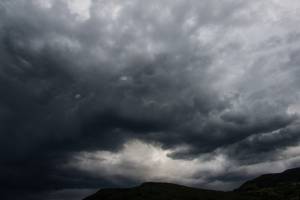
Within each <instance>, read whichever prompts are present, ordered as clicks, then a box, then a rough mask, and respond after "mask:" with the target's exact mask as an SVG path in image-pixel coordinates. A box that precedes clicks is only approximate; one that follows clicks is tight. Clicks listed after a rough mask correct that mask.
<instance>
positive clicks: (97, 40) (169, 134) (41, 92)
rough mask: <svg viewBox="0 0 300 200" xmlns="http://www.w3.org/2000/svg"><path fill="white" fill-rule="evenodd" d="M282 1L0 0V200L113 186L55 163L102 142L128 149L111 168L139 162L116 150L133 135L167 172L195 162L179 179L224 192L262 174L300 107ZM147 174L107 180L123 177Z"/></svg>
mask: <svg viewBox="0 0 300 200" xmlns="http://www.w3.org/2000/svg"><path fill="white" fill-rule="evenodd" d="M294 6H295V7H299V6H300V5H298V4H296V5H294ZM162 8H163V9H162ZM266 9H268V10H269V12H265V10H266ZM291 9H292V7H291V6H289V4H288V3H278V2H275V1H272V0H269V1H268V3H267V4H265V3H261V2H259V1H253V2H251V3H245V2H244V1H231V0H226V1H224V2H222V3H220V2H219V1H201V2H198V1H193V0H189V1H176V2H174V1H164V2H160V1H151V2H147V3H145V2H143V3H142V2H138V1H129V0H128V1H118V0H115V1H110V2H102V1H84V2H83V1H78V0H76V1H60V0H44V1H43V0H31V1H25V0H21V1H7V0H2V1H1V2H0V94H1V98H0V152H1V153H0V160H1V161H0V163H1V165H0V166H1V168H0V169H1V170H0V177H1V179H0V185H1V188H2V190H5V191H6V192H5V193H7V195H8V196H7V199H12V198H13V197H9V195H11V193H15V194H18V193H20V195H22V196H24V193H26V194H32V191H34V192H36V193H40V194H46V193H45V192H49V191H51V190H54V189H55V190H63V191H65V190H67V189H72V188H73V189H74V188H97V187H100V186H103V187H107V186H113V185H115V184H118V183H116V182H115V180H116V175H115V174H111V172H110V171H107V174H108V175H109V174H111V176H114V178H111V177H110V176H108V175H107V176H100V178H99V177H98V178H96V177H93V176H94V175H95V174H94V173H92V175H91V174H89V173H85V172H83V171H82V169H79V168H77V169H76V167H74V166H72V167H71V168H66V166H65V167H63V166H64V164H65V163H68V162H69V161H70V160H72V159H73V158H74V157H76V156H78V155H82V154H81V153H82V152H96V153H97V152H98V151H100V152H102V153H100V155H101V156H103V152H104V151H107V152H110V153H111V154H113V153H116V155H119V154H120V155H121V157H122V158H123V157H124V158H123V160H121V161H120V163H119V164H118V165H116V166H117V167H119V168H120V170H121V171H122V170H123V169H126V168H130V167H133V168H136V169H137V170H139V169H140V168H139V166H135V165H137V164H136V162H135V161H132V160H130V159H129V160H128V159H127V158H126V156H128V155H132V153H128V155H127V154H126V148H127V147H126V144H129V146H130V145H131V144H132V143H130V141H133V140H136V139H137V140H139V141H143V142H145V143H147V144H149V145H150V144H159V145H161V146H159V148H162V150H161V151H159V152H160V153H162V152H164V151H166V152H167V155H168V156H169V157H164V156H163V159H166V160H168V161H167V163H171V164H167V165H165V166H164V167H170V166H172V162H175V161H176V162H177V161H178V162H179V161H181V162H183V163H186V164H187V165H191V169H193V170H194V169H195V174H194V175H195V177H196V178H197V177H198V175H197V174H200V175H199V177H198V178H199V180H198V181H195V179H193V181H188V178H186V179H183V180H186V181H185V182H184V183H187V184H191V185H198V186H200V185H201V186H205V185H207V186H208V187H220V188H230V187H233V186H234V185H236V184H237V183H239V182H241V181H242V180H244V179H245V178H246V177H251V176H254V175H256V174H258V173H259V172H264V170H265V169H266V168H265V167H262V168H263V170H261V171H259V170H254V169H255V167H254V168H253V166H254V165H259V164H262V165H263V166H265V165H264V164H263V163H265V162H266V161H268V162H275V161H276V160H278V159H279V155H280V154H281V152H285V151H286V152H287V154H289V155H290V151H289V148H292V147H295V146H297V144H298V142H299V137H298V132H299V128H298V123H299V114H300V105H299V103H298V100H299V91H298V88H299V87H298V85H299V84H298V83H299V78H298V77H299V76H297V75H298V74H299V69H298V65H299V58H298V56H297V55H298V53H299V44H298V39H299V31H300V30H299V29H298V28H297V26H295V24H296V23H297V20H296V15H295V13H293V12H287V11H290V10H291ZM124 145H125V147H124ZM138 148H141V149H144V148H146V147H144V146H143V145H142V147H138ZM153 148H158V147H157V146H156V145H154V147H153ZM127 149H129V150H130V149H131V148H129V147H128V148H127ZM146 149H147V148H146ZM123 151H125V153H124V152H123ZM153 152H156V151H150V153H153ZM113 155H114V154H113ZM289 155H286V157H285V159H291V158H292V155H290V156H289ZM133 156H135V155H133ZM293 156H294V157H295V155H294V154H293ZM82 157H83V158H85V159H90V157H87V158H86V157H85V156H82ZM104 157H105V156H104ZM225 157H226V158H228V159H229V160H230V161H231V162H232V164H230V165H229V164H228V163H227V162H225V161H224V158H225ZM169 159H171V160H172V161H170V160H169ZM195 159H196V160H197V164H198V165H200V164H199V163H202V162H203V163H206V162H207V163H208V165H210V163H211V162H216V163H217V164H218V165H220V166H219V167H220V169H219V168H218V170H215V171H214V170H211V171H210V170H207V171H208V172H209V173H207V174H208V175H209V176H207V177H204V176H203V175H201V174H202V173H203V169H199V170H198V169H196V168H197V167H195V166H197V165H194V164H191V163H190V162H189V161H193V160H195ZM96 160H97V159H96ZM220 160H221V161H220ZM144 162H146V161H144ZM286 162H288V161H286ZM292 163H294V164H289V165H288V166H292V165H295V163H297V162H296V161H293V162H292ZM102 164H103V163H102ZM104 165H105V166H106V164H105V163H104ZM146 165H147V163H146ZM149 165H150V161H149ZM116 166H112V168H113V167H116ZM278 166H279V165H278ZM285 166H287V165H285ZM100 168H101V167H100ZM200 168H201V167H200ZM230 168H236V170H230ZM114 169H115V168H114ZM141 169H147V170H149V169H148V168H145V166H142V168H141ZM277 169H279V167H278V168H277ZM280 169H281V168H280ZM93 170H96V169H94V168H93ZM147 170H146V171H147ZM205 170H206V169H205ZM205 170H204V171H205ZM141 171H142V170H141ZM122 172H123V171H122ZM244 172H248V173H246V175H243V174H245V173H244ZM149 174H151V175H153V174H152V171H151V170H149ZM175 174H176V173H175ZM229 175H230V176H229ZM182 176H191V175H190V174H183V175H182ZM143 177H146V178H149V176H148V175H143V174H142V173H141V174H140V179H139V180H137V177H134V176H131V175H130V174H128V175H127V174H126V170H125V171H124V174H123V175H120V174H119V175H118V176H117V178H118V179H119V184H120V183H122V184H123V185H126V184H127V185H129V184H133V183H137V182H138V181H143V180H144V179H143ZM230 177H233V178H230ZM110 178H111V180H110ZM164 178H168V177H164ZM162 180H164V179H163V178H162ZM171 180H174V181H177V180H180V179H177V178H174V179H171ZM226 184H227V185H226ZM12 191H13V192H12ZM60 194H61V193H60V192H58V193H55V194H53V195H54V196H55V195H60ZM53 195H52V197H51V198H52V199H53V198H54V197H53ZM50 196H51V195H50ZM62 196H63V195H62ZM16 198H18V197H16ZM28 198H29V199H30V198H31V199H34V198H37V197H28ZM51 198H50V197H49V199H51ZM55 198H56V197H55Z"/></svg>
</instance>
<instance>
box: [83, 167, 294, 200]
mask: <svg viewBox="0 0 300 200" xmlns="http://www.w3.org/2000/svg"><path fill="white" fill-rule="evenodd" d="M127 199H128V200H186V199H188V200H300V168H295V169H290V170H287V171H284V172H282V173H276V174H266V175H262V176H259V177H257V178H255V179H253V180H250V181H247V182H245V183H244V184H242V185H241V186H240V187H239V188H238V189H236V190H234V191H231V192H221V191H214V190H204V189H197V188H191V187H186V186H180V185H176V184H171V183H143V184H142V185H140V186H137V187H133V188H123V189H121V188H119V189H101V190H99V191H98V192H97V193H95V194H93V195H91V196H89V197H87V198H85V199H84V200H127Z"/></svg>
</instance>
